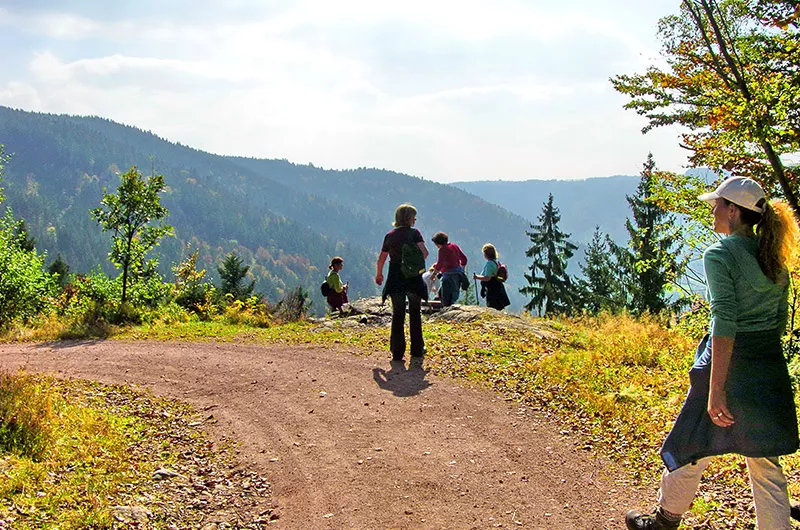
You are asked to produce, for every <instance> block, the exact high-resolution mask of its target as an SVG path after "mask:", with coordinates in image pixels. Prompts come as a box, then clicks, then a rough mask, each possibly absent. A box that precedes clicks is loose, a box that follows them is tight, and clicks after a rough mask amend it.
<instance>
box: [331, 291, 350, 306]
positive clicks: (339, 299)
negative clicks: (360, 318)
mask: <svg viewBox="0 0 800 530" xmlns="http://www.w3.org/2000/svg"><path fill="white" fill-rule="evenodd" d="M326 298H327V300H328V305H329V306H331V309H333V310H334V311H338V310H340V309H341V308H342V306H343V305H344V304H346V303H348V302H349V300H348V299H347V293H346V292H345V291H342V292H341V293H337V292H336V291H334V290H332V289H331V292H330V293H329V294H328V296H327V297H326Z"/></svg>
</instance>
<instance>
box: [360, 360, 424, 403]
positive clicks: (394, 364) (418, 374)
mask: <svg viewBox="0 0 800 530" xmlns="http://www.w3.org/2000/svg"><path fill="white" fill-rule="evenodd" d="M389 364H390V366H391V368H390V369H389V371H388V372H387V371H386V370H384V369H383V368H373V369H372V378H373V379H374V380H375V382H376V383H378V386H379V387H381V389H383V390H388V391H390V392H392V393H393V394H394V395H395V396H397V397H411V396H415V395H417V394H419V393H420V392H422V391H423V390H425V389H426V388H428V387H429V386H431V385H432V384H433V383H431V382H430V381H427V380H426V379H425V377H426V376H427V375H428V372H429V371H430V370H426V369H425V368H424V367H423V366H422V361H416V360H412V361H411V363H410V364H409V367H408V369H406V365H405V364H404V363H403V361H391V362H390V363H389Z"/></svg>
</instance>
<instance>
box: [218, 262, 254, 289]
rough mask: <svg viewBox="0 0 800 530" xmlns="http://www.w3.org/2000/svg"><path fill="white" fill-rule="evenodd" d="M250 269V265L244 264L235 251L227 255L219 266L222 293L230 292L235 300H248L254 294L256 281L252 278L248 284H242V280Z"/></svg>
mask: <svg viewBox="0 0 800 530" xmlns="http://www.w3.org/2000/svg"><path fill="white" fill-rule="evenodd" d="M249 270H250V266H249V265H243V264H242V259H241V258H240V257H239V256H237V255H236V254H234V253H233V252H231V253H229V254H228V255H227V256H225V259H224V260H223V261H222V265H220V266H219V267H217V272H219V277H220V287H219V291H220V293H221V294H222V295H226V294H230V295H231V296H232V297H233V299H234V300H242V301H244V300H247V299H248V298H250V297H251V296H253V289H255V285H256V282H255V280H252V281H251V282H250V283H249V284H247V285H242V280H244V278H245V277H246V276H247V272H248V271H249Z"/></svg>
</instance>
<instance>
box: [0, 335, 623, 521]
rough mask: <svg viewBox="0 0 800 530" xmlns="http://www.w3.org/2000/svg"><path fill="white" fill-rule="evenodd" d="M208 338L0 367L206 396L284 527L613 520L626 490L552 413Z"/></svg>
mask: <svg viewBox="0 0 800 530" xmlns="http://www.w3.org/2000/svg"><path fill="white" fill-rule="evenodd" d="M348 353H349V352H347V351H344V350H343V349H338V350H335V349H328V348H321V347H285V346H252V345H249V346H248V345H239V344H216V343H158V342H130V343H128V342H118V341H104V342H96V343H66V344H47V345H0V368H3V369H9V370H14V369H16V368H17V367H23V366H24V367H25V368H26V369H27V370H29V371H45V372H51V373H56V374H58V375H59V376H62V377H74V378H83V379H93V380H98V381H102V382H106V383H132V384H136V385H139V386H143V387H147V388H150V389H152V390H153V392H154V393H157V394H160V395H168V396H174V397H176V398H179V399H182V400H185V401H188V402H190V403H192V404H194V405H195V406H198V407H211V409H210V411H211V413H212V414H214V416H215V417H216V418H217V420H218V423H217V425H216V428H215V429H216V430H217V434H221V433H225V434H226V435H228V436H232V437H234V438H235V439H237V440H239V441H241V444H242V446H241V456H242V458H243V460H244V461H245V462H247V463H248V465H251V466H253V467H254V468H255V469H257V470H258V471H259V472H260V473H263V474H264V475H265V476H266V477H267V478H268V479H269V480H270V481H271V482H272V486H273V494H274V501H275V503H276V504H277V505H278V508H279V509H278V513H279V515H280V519H279V520H278V522H277V524H276V525H275V527H276V528H286V529H293V530H294V529H297V530H307V529H318V528H319V529H339V528H358V529H389V528H391V529H401V528H403V529H405V528H408V529H411V528H414V529H420V528H421V529H428V528H430V529H434V528H435V529H440V528H441V529H443V528H446V529H471V528H476V529H485V528H528V529H604V528H608V529H611V528H615V529H616V528H623V527H624V523H622V517H623V512H624V510H625V508H626V507H628V506H629V505H631V502H633V501H634V500H635V499H634V498H633V497H634V496H635V495H636V494H635V493H634V492H631V491H624V490H622V488H620V487H619V486H615V485H614V484H612V483H611V482H609V481H608V480H607V477H606V475H607V474H608V473H607V472H606V468H605V466H604V465H603V463H601V462H598V461H595V460H592V459H591V457H590V456H589V455H588V454H587V453H586V452H584V451H582V450H580V448H579V447H577V446H576V444H575V441H574V440H573V439H571V438H570V436H569V434H568V433H567V432H566V431H563V430H561V429H563V428H562V427H559V426H558V425H555V424H553V423H552V422H551V421H549V420H547V419H544V418H542V417H541V416H540V415H539V414H538V413H536V412H534V411H531V410H527V409H525V408H520V406H519V405H517V404H511V403H507V402H505V401H503V400H502V399H500V398H498V397H497V396H496V395H494V394H492V393H491V392H488V391H484V390H476V389H470V388H465V387H464V386H459V384H457V382H455V381H452V380H450V379H446V378H440V377H435V376H433V375H431V374H429V373H427V372H426V371H425V370H424V369H423V368H419V367H415V368H411V369H408V367H407V366H406V367H403V368H400V367H397V366H394V367H392V366H390V363H389V362H388V360H387V359H386V356H385V355H380V356H371V357H364V356H357V355H350V354H348Z"/></svg>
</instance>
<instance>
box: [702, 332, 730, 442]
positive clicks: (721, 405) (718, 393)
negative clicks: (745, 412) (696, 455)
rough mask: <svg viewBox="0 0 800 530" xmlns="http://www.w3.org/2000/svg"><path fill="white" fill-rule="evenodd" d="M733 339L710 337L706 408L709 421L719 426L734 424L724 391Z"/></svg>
mask: <svg viewBox="0 0 800 530" xmlns="http://www.w3.org/2000/svg"><path fill="white" fill-rule="evenodd" d="M733 341H734V338H733V337H711V388H710V391H709V393H708V409H707V410H708V415H709V416H711V421H713V422H714V423H715V424H716V425H719V426H720V427H730V426H731V425H733V424H734V418H733V415H732V414H731V411H729V410H728V397H727V394H726V393H725V383H726V382H727V381H728V369H729V368H730V365H731V357H732V356H733Z"/></svg>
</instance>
